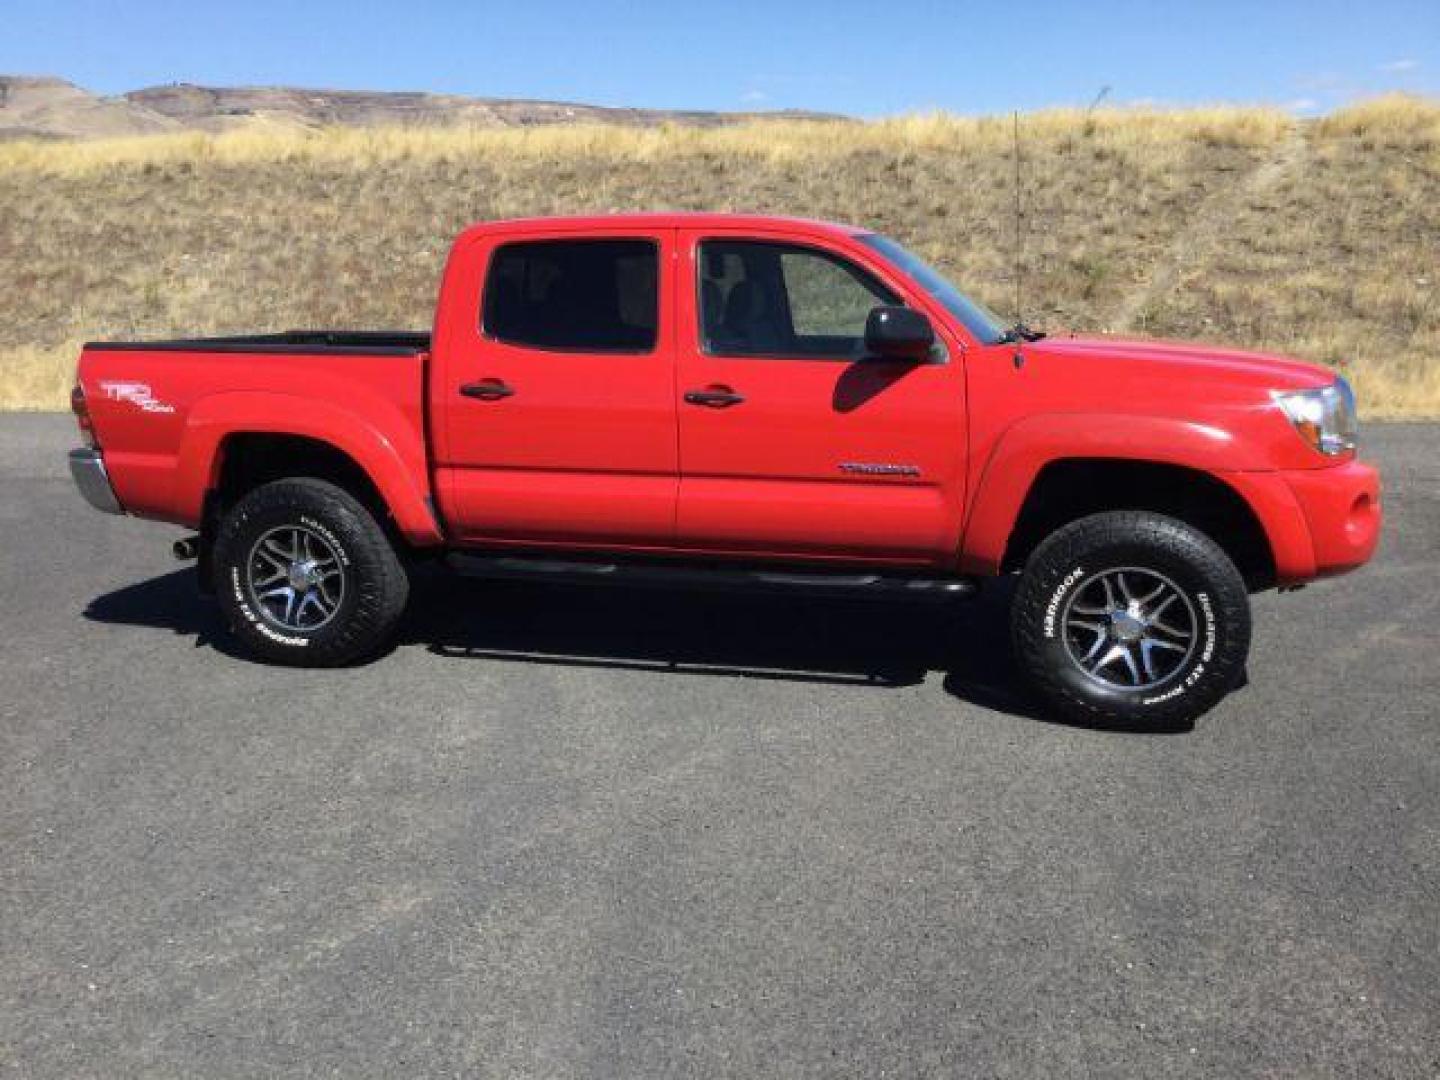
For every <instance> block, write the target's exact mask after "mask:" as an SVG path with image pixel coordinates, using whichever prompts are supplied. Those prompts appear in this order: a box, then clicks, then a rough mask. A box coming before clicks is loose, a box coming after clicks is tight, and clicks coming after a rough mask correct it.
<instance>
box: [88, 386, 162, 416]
mask: <svg viewBox="0 0 1440 1080" xmlns="http://www.w3.org/2000/svg"><path fill="white" fill-rule="evenodd" d="M100 389H101V390H103V391H104V392H105V396H106V397H107V398H109V399H110V400H111V401H128V402H129V403H130V404H131V405H134V406H136V407H137V408H139V409H140V410H141V411H143V412H149V413H173V412H174V411H175V406H174V405H167V404H166V403H165V402H163V401H156V400H155V397H154V395H153V394H151V393H150V387H149V386H147V385H146V384H145V383H140V382H102V383H101V384H100Z"/></svg>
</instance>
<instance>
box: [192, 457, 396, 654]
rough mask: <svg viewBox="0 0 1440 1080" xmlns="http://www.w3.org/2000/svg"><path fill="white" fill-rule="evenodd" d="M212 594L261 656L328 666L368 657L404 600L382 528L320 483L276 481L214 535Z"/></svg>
mask: <svg viewBox="0 0 1440 1080" xmlns="http://www.w3.org/2000/svg"><path fill="white" fill-rule="evenodd" d="M214 573H215V595H216V597H217V598H218V600H219V602H220V606H221V609H222V611H223V612H224V614H225V618H226V621H227V622H228V623H229V626H230V629H231V631H232V632H233V633H234V635H235V636H236V637H237V638H238V639H239V640H240V641H241V642H242V643H243V644H244V645H245V647H246V648H247V649H248V650H249V651H250V652H253V653H255V654H256V655H257V656H259V657H261V658H262V659H265V660H269V661H272V662H276V663H281V664H293V665H296V666H300V667H335V666H338V665H341V664H347V663H350V662H352V661H355V660H359V659H362V658H364V657H366V656H370V655H373V654H374V653H375V652H376V651H377V650H379V649H380V648H381V647H382V646H383V645H384V644H385V643H386V642H387V641H388V640H389V638H390V635H391V633H392V631H393V630H394V628H395V625H396V623H397V622H399V619H400V616H401V614H402V613H403V612H404V610H405V602H406V600H407V598H408V596H409V582H408V579H407V577H406V574H405V569H404V567H403V566H401V564H400V560H399V559H398V558H397V557H396V553H395V549H394V547H393V546H392V545H391V543H390V540H389V538H388V537H387V536H386V535H385V532H384V530H382V529H381V528H380V526H379V525H378V524H377V523H376V521H375V519H374V518H373V517H372V516H371V514H370V512H369V511H368V510H366V509H365V507H364V506H362V505H361V504H360V503H359V502H358V501H357V500H356V499H355V498H354V497H353V496H352V495H350V494H349V493H348V492H346V491H344V490H343V489H341V488H339V487H336V486H335V485H334V484H330V483H327V482H325V481H324V480H313V479H309V478H296V479H290V480H277V481H275V482H274V483H269V484H265V485H263V486H261V487H258V488H256V489H255V490H254V491H251V492H250V493H249V494H248V495H246V496H245V497H244V498H242V499H241V500H240V501H239V502H238V503H236V504H235V506H234V507H233V508H232V509H231V510H230V511H229V513H227V514H226V515H225V517H224V519H223V520H222V521H221V523H220V529H219V532H218V535H217V536H216V539H215V555H214Z"/></svg>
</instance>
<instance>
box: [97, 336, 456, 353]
mask: <svg viewBox="0 0 1440 1080" xmlns="http://www.w3.org/2000/svg"><path fill="white" fill-rule="evenodd" d="M85 348H86V349H87V350H97V351H105V350H110V351H116V352H119V351H130V352H215V353H233V352H245V353H286V354H289V355H292V356H293V355H295V354H297V353H318V354H323V355H330V356H347V355H365V356H412V355H415V354H418V353H422V352H428V351H429V349H430V332H429V331H428V330H286V331H284V332H283V333H279V334H237V335H229V336H225V337H200V338H172V339H169V340H165V341H90V342H86V344H85Z"/></svg>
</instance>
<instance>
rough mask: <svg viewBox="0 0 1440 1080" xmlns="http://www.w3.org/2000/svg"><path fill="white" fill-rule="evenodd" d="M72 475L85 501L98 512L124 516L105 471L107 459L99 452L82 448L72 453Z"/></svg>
mask: <svg viewBox="0 0 1440 1080" xmlns="http://www.w3.org/2000/svg"><path fill="white" fill-rule="evenodd" d="M70 475H71V476H72V477H74V479H75V486H76V487H78V488H79V489H80V494H81V495H84V496H85V501H86V502H88V503H89V504H90V505H91V506H93V507H95V509H96V510H104V511H105V513H107V514H123V513H124V512H125V511H124V509H123V508H122V507H121V506H120V500H119V499H117V498H116V497H115V489H114V488H112V487H111V486H110V474H109V473H107V472H106V471H105V459H104V458H103V457H101V456H100V451H99V450H91V449H89V448H81V449H79V450H71V451H70Z"/></svg>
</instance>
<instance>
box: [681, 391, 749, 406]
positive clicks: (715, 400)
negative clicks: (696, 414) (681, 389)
mask: <svg viewBox="0 0 1440 1080" xmlns="http://www.w3.org/2000/svg"><path fill="white" fill-rule="evenodd" d="M685 400H686V402H688V403H689V404H691V405H704V406H707V407H708V408H711V409H728V408H729V407H730V406H731V405H739V404H740V403H741V402H743V401H744V400H745V398H744V396H743V395H741V394H737V393H735V391H734V390H731V389H730V388H729V387H728V386H712V387H709V388H707V389H705V390H686V391H685Z"/></svg>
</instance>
